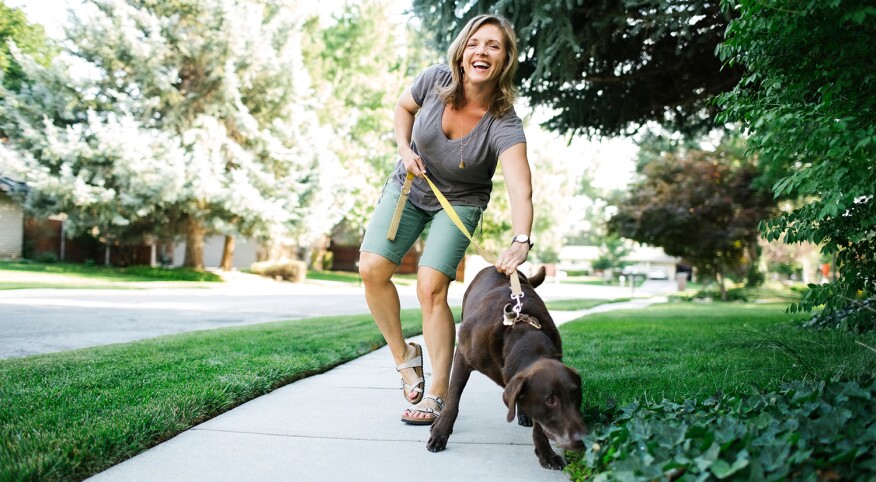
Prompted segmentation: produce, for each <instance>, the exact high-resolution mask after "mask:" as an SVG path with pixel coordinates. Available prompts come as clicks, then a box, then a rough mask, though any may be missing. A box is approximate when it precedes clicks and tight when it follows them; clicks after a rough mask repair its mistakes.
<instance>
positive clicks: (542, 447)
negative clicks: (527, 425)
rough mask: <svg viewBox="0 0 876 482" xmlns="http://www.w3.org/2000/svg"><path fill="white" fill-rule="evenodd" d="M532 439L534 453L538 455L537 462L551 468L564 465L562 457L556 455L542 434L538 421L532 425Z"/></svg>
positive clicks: (559, 468) (555, 468)
mask: <svg viewBox="0 0 876 482" xmlns="http://www.w3.org/2000/svg"><path fill="white" fill-rule="evenodd" d="M532 441H533V442H535V455H536V456H537V457H538V463H540V464H541V466H542V467H544V468H546V469H552V470H562V469H563V467H565V466H566V462H565V461H564V460H563V458H562V457H561V456H559V455H557V453H556V452H554V449H553V448H551V444H550V442H548V438H547V436H546V435H545V434H544V430H542V428H541V424H540V423H538V422H535V424H534V425H533V427H532Z"/></svg>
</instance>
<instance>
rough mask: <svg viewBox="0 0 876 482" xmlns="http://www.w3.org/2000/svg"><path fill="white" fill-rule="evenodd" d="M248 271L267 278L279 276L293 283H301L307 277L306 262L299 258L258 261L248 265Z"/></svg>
mask: <svg viewBox="0 0 876 482" xmlns="http://www.w3.org/2000/svg"><path fill="white" fill-rule="evenodd" d="M249 269H250V271H252V272H253V273H255V274H257V275H261V276H267V277H269V278H281V279H284V280H286V281H291V282H293V283H303V282H304V279H305V278H306V277H307V264H306V263H305V262H304V261H299V260H284V261H260V262H258V263H253V264H252V266H250V268H249Z"/></svg>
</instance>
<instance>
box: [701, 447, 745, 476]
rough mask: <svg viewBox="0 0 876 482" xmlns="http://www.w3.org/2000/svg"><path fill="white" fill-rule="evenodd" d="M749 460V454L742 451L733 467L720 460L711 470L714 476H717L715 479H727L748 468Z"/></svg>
mask: <svg viewBox="0 0 876 482" xmlns="http://www.w3.org/2000/svg"><path fill="white" fill-rule="evenodd" d="M749 458H750V456H749V454H748V452H747V451H746V450H742V451H740V452H739V454H738V455H737V456H736V461H735V462H733V465H730V464H728V463H727V462H725V461H724V460H722V459H719V460H716V461H715V463H713V464H712V466H711V467H710V470H711V471H712V473H713V474H715V477H717V478H719V479H726V478H727V477H730V476H731V475H733V474H735V473H736V472H738V471H740V470H742V469H744V468H745V467H748V464H749V463H750V460H749Z"/></svg>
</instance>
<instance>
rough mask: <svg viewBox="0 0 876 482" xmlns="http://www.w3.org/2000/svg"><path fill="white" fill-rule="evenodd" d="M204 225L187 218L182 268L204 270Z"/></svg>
mask: <svg viewBox="0 0 876 482" xmlns="http://www.w3.org/2000/svg"><path fill="white" fill-rule="evenodd" d="M205 231H206V229H204V223H203V222H202V221H201V220H200V219H196V218H193V217H189V218H188V220H187V221H186V259H185V261H183V266H184V267H186V268H194V269H197V270H203V269H204V233H205Z"/></svg>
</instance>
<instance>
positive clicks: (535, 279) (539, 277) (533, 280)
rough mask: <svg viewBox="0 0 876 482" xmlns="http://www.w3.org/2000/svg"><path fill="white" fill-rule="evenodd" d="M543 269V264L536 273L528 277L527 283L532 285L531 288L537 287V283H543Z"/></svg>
mask: <svg viewBox="0 0 876 482" xmlns="http://www.w3.org/2000/svg"><path fill="white" fill-rule="evenodd" d="M544 277H545V270H544V266H542V267H540V268H538V273H535V274H534V275H532V276H530V277H529V284H531V285H532V287H533V288H538V285H540V284H542V283H544Z"/></svg>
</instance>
